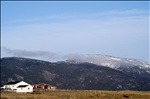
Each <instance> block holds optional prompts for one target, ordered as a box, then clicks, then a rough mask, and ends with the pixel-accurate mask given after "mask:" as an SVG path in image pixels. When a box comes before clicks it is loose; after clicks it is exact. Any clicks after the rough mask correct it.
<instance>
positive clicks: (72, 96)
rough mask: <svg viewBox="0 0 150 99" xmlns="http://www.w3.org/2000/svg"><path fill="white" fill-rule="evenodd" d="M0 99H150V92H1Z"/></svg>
mask: <svg viewBox="0 0 150 99" xmlns="http://www.w3.org/2000/svg"><path fill="white" fill-rule="evenodd" d="M1 99H150V91H145V92H144V91H100V90H93V91H91V90H51V91H41V92H40V91H39V92H33V93H15V92H4V91H2V92H1Z"/></svg>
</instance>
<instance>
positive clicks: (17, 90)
mask: <svg viewBox="0 0 150 99" xmlns="http://www.w3.org/2000/svg"><path fill="white" fill-rule="evenodd" d="M16 92H33V87H32V86H31V85H28V86H26V87H19V88H17V89H16Z"/></svg>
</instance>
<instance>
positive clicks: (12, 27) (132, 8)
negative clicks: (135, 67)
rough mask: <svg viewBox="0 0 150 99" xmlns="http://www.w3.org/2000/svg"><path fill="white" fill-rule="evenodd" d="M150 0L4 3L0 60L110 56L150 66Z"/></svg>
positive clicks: (50, 59) (55, 59) (51, 59)
mask: <svg viewBox="0 0 150 99" xmlns="http://www.w3.org/2000/svg"><path fill="white" fill-rule="evenodd" d="M149 4H150V2H149V1H1V57H10V56H16V57H31V58H37V59H43V60H49V61H57V60H62V59H63V57H64V56H65V55H69V54H106V55H111V56H116V57H122V58H135V59H140V60H144V61H147V62H150V58H149V55H150V54H149V44H150V40H149V37H150V36H149V31H150V30H149V22H150V21H149V12H150V9H149Z"/></svg>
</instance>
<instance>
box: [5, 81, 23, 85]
mask: <svg viewBox="0 0 150 99" xmlns="http://www.w3.org/2000/svg"><path fill="white" fill-rule="evenodd" d="M19 82H20V81H15V82H8V83H6V84H5V85H11V84H17V83H19Z"/></svg>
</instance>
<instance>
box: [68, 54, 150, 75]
mask: <svg viewBox="0 0 150 99" xmlns="http://www.w3.org/2000/svg"><path fill="white" fill-rule="evenodd" d="M66 58H67V61H70V60H72V61H75V62H77V63H82V62H88V63H92V64H96V65H102V66H107V67H110V68H113V69H118V68H122V67H123V68H128V67H139V68H140V69H148V70H150V64H149V63H148V62H145V61H141V60H138V59H132V58H119V57H113V56H109V55H102V54H86V55H82V54H72V55H68V56H66ZM148 72H150V71H148Z"/></svg>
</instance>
